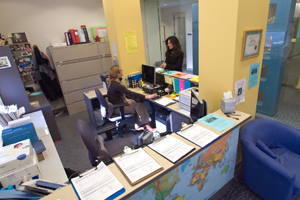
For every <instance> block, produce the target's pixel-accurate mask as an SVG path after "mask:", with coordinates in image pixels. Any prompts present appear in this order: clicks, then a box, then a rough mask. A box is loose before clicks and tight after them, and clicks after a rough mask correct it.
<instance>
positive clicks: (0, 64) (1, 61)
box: [0, 56, 11, 69]
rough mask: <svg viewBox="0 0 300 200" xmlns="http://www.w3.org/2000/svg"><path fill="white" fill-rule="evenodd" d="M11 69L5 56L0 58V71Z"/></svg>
mask: <svg viewBox="0 0 300 200" xmlns="http://www.w3.org/2000/svg"><path fill="white" fill-rule="evenodd" d="M8 67H11V64H10V62H9V60H8V57H7V56H3V57H0V69H4V68H8Z"/></svg>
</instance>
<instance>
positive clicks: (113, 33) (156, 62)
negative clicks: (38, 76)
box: [0, 0, 299, 199]
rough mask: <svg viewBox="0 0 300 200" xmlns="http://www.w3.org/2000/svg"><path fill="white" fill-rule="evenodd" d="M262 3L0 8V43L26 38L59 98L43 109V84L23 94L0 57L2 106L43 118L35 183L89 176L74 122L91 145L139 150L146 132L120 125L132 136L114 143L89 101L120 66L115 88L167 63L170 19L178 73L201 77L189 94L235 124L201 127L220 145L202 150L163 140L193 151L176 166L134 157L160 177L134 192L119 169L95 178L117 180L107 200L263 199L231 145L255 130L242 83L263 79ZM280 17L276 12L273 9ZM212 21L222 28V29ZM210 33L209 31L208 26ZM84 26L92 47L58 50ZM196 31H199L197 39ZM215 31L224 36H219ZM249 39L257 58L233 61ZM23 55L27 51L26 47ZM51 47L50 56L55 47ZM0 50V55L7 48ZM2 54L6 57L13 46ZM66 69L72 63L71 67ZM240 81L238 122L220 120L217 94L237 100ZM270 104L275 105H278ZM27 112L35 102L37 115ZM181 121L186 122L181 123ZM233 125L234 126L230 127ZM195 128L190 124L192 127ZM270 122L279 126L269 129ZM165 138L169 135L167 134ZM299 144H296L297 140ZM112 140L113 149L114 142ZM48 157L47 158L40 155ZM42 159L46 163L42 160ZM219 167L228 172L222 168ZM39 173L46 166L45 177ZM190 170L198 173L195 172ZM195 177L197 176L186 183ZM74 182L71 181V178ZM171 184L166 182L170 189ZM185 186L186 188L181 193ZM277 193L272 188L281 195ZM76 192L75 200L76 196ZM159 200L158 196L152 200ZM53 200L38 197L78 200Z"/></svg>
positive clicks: (254, 92) (253, 108) (134, 1)
mask: <svg viewBox="0 0 300 200" xmlns="http://www.w3.org/2000/svg"><path fill="white" fill-rule="evenodd" d="M269 3H273V2H272V1H271V2H269V1H268V2H260V1H258V0H255V1H251V2H250V1H247V2H238V1H237V2H230V3H228V2H227V3H225V2H218V4H217V5H216V3H213V2H205V1H201V0H200V1H199V2H198V1H186V2H185V1H148V0H145V1H139V0H130V1H126V2H123V1H121V0H113V1H108V0H102V1H96V0H87V1H84V2H82V1H75V2H74V1H70V0H67V1H63V2H58V1H54V2H53V1H51V2H40V1H36V0H31V1H27V2H24V1H19V0H18V1H4V2H2V5H3V8H7V9H5V10H4V11H3V12H1V14H0V15H1V16H2V18H3V19H6V20H3V21H2V23H1V24H2V25H1V28H2V29H1V31H0V32H1V35H4V36H5V39H7V40H8V42H9V44H13V43H12V39H13V38H10V37H9V35H8V34H11V33H26V37H27V43H29V44H30V46H31V49H32V54H34V57H36V54H35V53H36V52H35V51H34V50H33V48H34V47H36V48H38V50H39V52H40V55H43V54H42V52H43V53H44V54H45V55H46V56H47V58H48V60H49V66H50V67H51V69H50V71H51V73H53V74H55V75H56V79H57V80H56V81H57V83H58V84H57V85H56V86H58V87H59V88H60V89H61V95H59V94H58V95H57V98H56V97H52V96H51V95H50V97H51V98H52V100H51V98H48V97H49V96H47V92H44V90H43V88H41V86H40V84H41V83H40V84H36V83H35V81H32V82H30V84H24V80H23V79H21V78H20V77H21V76H20V73H19V71H18V70H17V65H16V64H13V63H12V61H13V59H14V57H13V54H12V53H11V52H10V51H5V54H1V56H8V55H6V54H7V53H9V52H10V53H11V54H10V56H8V58H9V59H10V62H11V67H10V68H7V69H8V70H9V73H8V74H5V72H4V70H5V69H1V71H0V72H1V73H0V76H1V78H0V79H2V81H1V80H0V83H1V84H0V89H1V90H0V96H1V99H2V101H3V103H4V104H5V105H7V104H8V105H11V104H17V105H18V107H21V106H24V107H25V109H26V113H25V115H27V116H28V115H29V116H31V118H32V121H34V120H36V119H39V118H41V117H42V118H44V119H45V120H44V121H43V122H41V124H40V122H39V124H38V125H35V126H36V127H35V128H36V132H37V133H38V132H39V130H40V129H42V127H43V126H48V129H49V130H48V131H49V133H48V134H47V131H45V130H43V133H44V132H46V135H45V136H44V135H43V136H40V135H39V134H38V135H39V136H40V139H41V140H42V141H43V142H44V145H45V147H46V150H45V151H44V152H43V155H44V160H43V161H40V165H41V167H40V168H41V169H42V170H43V169H45V170H50V171H49V174H48V175H46V173H42V176H40V178H41V177H42V179H45V181H47V178H48V177H50V178H49V180H48V181H51V182H56V183H60V184H64V183H65V182H66V181H68V175H70V173H71V174H72V173H73V174H75V175H78V174H82V173H84V172H86V171H87V170H90V169H92V168H93V165H92V163H91V161H90V158H89V152H88V149H87V147H86V145H85V142H84V141H83V139H82V136H81V134H80V130H79V126H81V125H82V124H81V125H79V124H80V123H81V122H80V123H79V122H78V121H79V120H82V121H83V122H84V123H83V125H82V126H83V127H85V125H86V124H87V127H89V128H87V129H90V130H91V131H92V132H93V135H94V137H97V136H98V133H99V132H101V133H99V134H100V135H101V136H102V137H103V138H105V140H103V141H102V142H103V143H104V145H105V144H106V145H107V146H108V145H109V144H110V143H111V145H112V144H113V143H114V142H115V143H117V144H120V143H122V142H123V141H122V139H127V140H129V141H130V142H131V143H133V144H135V145H136V144H138V142H137V139H138V137H139V136H140V135H141V134H142V133H144V132H143V131H138V132H135V131H132V130H134V128H133V129H132V127H131V124H133V123H134V121H133V119H130V120H131V121H130V122H129V123H127V122H124V123H127V127H126V128H124V129H127V128H131V130H128V131H127V130H126V131H125V130H124V131H119V132H122V134H118V133H119V132H118V131H116V130H118V128H115V129H113V130H112V131H111V132H110V133H107V132H106V130H104V129H101V126H102V125H101V123H102V122H101V117H100V115H101V114H102V113H101V111H100V110H99V109H96V110H95V109H94V108H95V106H96V107H97V108H100V107H101V106H102V107H103V104H102V103H101V101H99V100H98V95H97V94H98V93H97V88H98V89H99V88H102V87H103V80H101V78H100V75H107V74H108V72H109V69H110V67H111V66H112V65H113V64H116V63H118V64H119V66H121V68H122V70H123V80H122V81H123V84H124V85H126V82H125V78H126V76H127V75H129V74H134V73H137V72H142V65H143V64H144V65H148V66H156V67H157V68H160V66H161V64H162V63H163V62H164V61H165V52H166V50H167V48H168V46H167V45H166V38H168V37H169V36H171V35H174V33H173V31H174V32H176V31H175V30H174V29H176V27H174V26H173V25H172V22H173V20H172V18H173V17H175V18H177V19H178V20H180V19H181V20H182V19H183V20H184V22H183V24H181V25H179V24H178V26H181V28H182V26H184V27H185V28H184V29H185V30H184V32H183V33H181V35H178V34H180V33H176V36H177V35H178V38H179V42H180V44H181V50H182V51H183V52H184V59H183V64H182V71H183V73H186V74H194V75H196V76H199V78H198V81H197V85H198V86H196V87H197V90H198V92H197V95H198V97H199V98H200V101H201V100H203V99H205V100H206V102H207V114H214V115H218V116H220V117H222V118H225V119H226V120H229V121H230V122H234V123H235V124H234V125H232V126H231V127H230V128H228V127H227V129H226V130H225V131H224V130H222V131H215V129H213V128H211V127H209V126H208V125H203V127H205V128H206V129H208V130H210V131H212V132H214V133H217V134H218V139H214V140H213V141H210V142H209V143H208V144H206V146H205V145H204V146H201V145H199V144H198V145H197V144H196V143H193V142H191V141H190V140H189V139H186V138H185V139H184V136H181V135H180V134H177V133H172V134H171V135H170V136H172V138H176V139H179V140H180V141H184V143H186V144H188V145H189V146H191V147H193V148H194V150H192V151H191V152H189V153H187V154H186V155H185V156H184V157H182V158H180V159H179V160H178V161H176V162H174V163H173V162H171V161H170V160H168V159H166V157H164V156H161V155H159V153H157V152H156V151H153V149H151V147H147V146H146V145H145V146H144V147H143V148H142V149H144V150H145V152H146V153H147V154H149V155H150V157H152V158H154V161H156V162H157V163H158V164H159V165H160V166H162V168H163V169H162V170H161V169H160V168H159V169H158V170H157V171H155V173H153V174H151V175H150V176H146V178H145V177H144V178H143V179H142V180H140V181H138V183H135V182H134V181H133V182H132V180H131V179H130V177H127V176H126V175H125V174H126V172H124V171H122V170H121V168H119V167H120V166H119V165H117V164H115V163H117V161H110V162H107V168H106V167H105V168H103V170H104V169H105V170H107V169H108V171H111V172H112V173H111V174H112V177H114V176H115V177H116V181H117V182H120V188H119V189H120V190H118V192H119V193H118V192H117V193H115V192H114V193H115V195H116V194H118V195H120V196H115V198H116V199H129V198H132V199H154V198H160V199H168V198H170V197H172V198H175V197H176V198H183V199H185V198H187V199H195V197H196V199H206V198H211V199H227V198H230V199H239V198H240V197H241V196H243V198H245V199H263V198H264V199H268V198H269V197H268V196H266V195H267V192H264V191H257V190H256V188H253V186H252V185H251V184H250V186H249V185H248V182H246V183H245V182H244V181H243V177H242V162H243V161H242V148H241V144H240V140H239V137H240V134H241V129H242V127H243V125H244V124H246V123H247V122H250V121H255V120H254V119H255V118H257V117H256V116H257V113H256V112H257V99H258V96H259V91H260V87H259V85H260V84H262V83H261V82H260V79H258V81H257V82H256V85H254V86H253V87H252V88H249V87H248V86H249V85H250V82H249V83H248V78H249V77H250V75H249V69H250V67H251V66H253V65H255V66H257V63H258V66H259V68H258V74H260V73H261V70H262V67H263V64H262V63H263V60H264V58H263V56H264V54H263V53H264V51H263V48H262V45H263V44H264V43H265V37H266V35H265V34H266V32H267V31H268V29H267V23H268V21H267V20H268V18H269V17H268V12H269ZM289 3H290V4H289V5H290V7H289V9H290V10H292V8H295V5H293V4H295V3H296V2H294V1H291V2H289ZM278 4H279V3H278ZM293 6H294V7H293ZM278 7H280V6H279V5H277V8H278ZM258 8H259V9H258ZM257 9H258V11H259V12H258V11H257ZM228 10H231V12H230V13H229V12H228ZM254 11H255V13H256V15H255V16H252V17H249V13H251V12H254ZM183 13H184V15H183ZM257 13H259V14H257ZM220 20H221V21H223V22H226V23H221V22H220ZM176 23H179V22H176ZM212 24H217V25H215V26H212ZM82 25H85V27H86V29H87V31H88V34H89V39H90V40H91V39H93V40H94V42H90V43H84V44H75V45H70V46H63V44H62V43H65V42H66V39H65V34H64V33H65V32H68V30H70V29H81V28H82V27H81V26H82ZM194 26H196V27H197V30H195V28H194ZM92 27H97V28H100V29H101V30H102V31H103V29H105V30H106V31H107V32H106V34H107V38H108V41H105V40H101V38H100V39H99V38H95V39H94V38H93V36H94V34H93V30H91V28H92ZM228 27H230V29H229V28H228ZM100 29H99V30H100ZM179 29H180V27H177V31H178V32H180V30H179ZM198 29H199V30H198ZM220 30H224V31H222V32H220ZM248 30H251V31H253V30H254V31H255V30H262V34H261V37H260V40H261V44H260V48H261V49H262V50H261V51H258V52H259V53H258V54H257V55H256V56H254V57H251V58H249V59H241V54H242V46H243V45H244V44H243V41H244V40H243V37H244V32H245V31H248ZM97 33H98V32H97ZM126 34H127V35H126ZM130 39H133V43H131V44H132V46H130V45H129V44H128V43H126V42H128V41H129V40H130ZM97 40H98V41H101V42H98V41H97ZM195 41H196V42H195ZM131 42H132V41H131ZM195 44H196V45H195ZM198 44H199V45H198ZM23 45H24V47H25V44H23ZM34 45H36V46H34ZM55 45H58V46H57V47H53V46H55ZM59 45H62V46H59ZM216 47H217V48H216ZM225 47H226V48H225ZM0 48H1V49H3V48H5V46H4V47H0ZM130 48H131V49H130ZM195 48H196V49H195ZM295 48H296V47H295ZM7 49H8V50H11V46H9V48H7ZM69 49H70V51H69ZM3 52H4V51H3ZM44 57H45V56H44V55H43V56H42V58H43V59H44ZM216 57H219V58H216ZM295 58H296V57H295ZM293 59H294V58H293ZM70 60H75V61H76V62H73V61H72V62H69V61H70ZM69 65H70V66H71V65H72V66H71V67H69V68H66V69H65V70H62V69H63V67H64V66H69ZM97 66H101V68H97ZM13 67H15V68H16V69H15V70H14V71H12V68H13ZM72 67H73V68H72ZM74 68H76V70H74ZM72 69H73V70H72ZM8 70H7V71H8ZM248 76H249V77H248ZM12 77H13V78H12ZM165 77H166V75H165ZM170 77H171V76H170ZM245 77H246V81H245V84H246V85H245V86H244V90H243V92H244V93H243V94H244V98H245V101H242V102H240V103H238V104H237V105H236V106H235V109H236V114H237V115H241V116H234V115H230V117H228V116H226V115H225V114H224V113H223V112H222V111H221V99H222V98H223V93H224V92H227V91H231V92H232V95H233V97H235V93H236V91H235V89H236V82H237V81H239V80H242V79H243V78H245ZM4 79H5V80H4ZM15 79H20V80H15ZM63 79H68V80H70V81H69V83H68V81H66V83H64V85H63V83H62V82H63ZM81 79H82V81H81ZM168 79H169V78H168ZM178 79H180V78H178ZM165 80H166V78H165ZM180 80H183V79H180ZM249 81H250V80H249ZM5 83H11V85H12V86H11V88H9V91H8V89H7V88H6V87H4V84H5ZM67 84H69V85H67ZM247 84H248V85H247ZM24 86H25V87H28V88H33V90H34V91H31V93H33V94H34V95H35V96H29V97H27V96H28V94H27V93H26V91H25V87H24ZM74 87H75V89H74ZM76 87H78V88H76ZM95 89H96V91H95ZM129 89H130V91H133V92H136V93H139V94H141V95H151V94H145V93H142V91H141V90H139V88H129ZM169 89H175V88H169ZM13 90H15V91H18V94H9V93H11V92H10V91H13ZM74 91H76V92H74ZM99 91H100V92H101V93H102V94H103V95H104V97H105V94H106V90H103V89H100V90H99ZM40 92H42V94H41V93H40ZM168 92H169V90H168ZM155 93H156V92H155ZM279 93H280V92H279ZM6 94H7V95H6ZM48 95H49V94H48ZM168 96H169V95H168ZM277 96H278V98H279V95H277ZM160 100H162V99H160ZM155 101H159V100H151V99H150V100H148V99H145V100H144V102H145V106H146V108H147V110H148V112H149V114H150V116H151V118H152V122H150V125H151V126H152V127H153V128H155V126H156V128H158V126H157V123H156V119H157V118H156V115H155V112H156V111H157V108H155V109H154V111H153V107H152V106H151V105H152V104H154V105H155V106H154V107H157V105H158V103H156V102H155ZM33 102H35V103H36V102H38V105H36V104H37V103H36V104H34V103H33ZM104 104H105V103H104ZM177 104H178V105H177ZM177 104H173V105H170V106H165V107H166V110H169V111H170V112H171V113H172V114H170V116H172V117H171V118H172V120H175V119H177V121H176V123H177V124H176V125H177V127H178V126H179V127H180V126H181V124H179V123H178V121H179V122H187V120H186V119H187V118H186V116H185V115H183V114H182V113H180V112H179V110H181V109H182V108H181V107H180V106H179V103H177ZM34 106H36V107H34ZM158 107H159V106H158ZM279 111H280V107H279ZM187 115H188V118H189V117H190V116H189V114H187ZM276 115H277V114H276ZM276 115H275V116H276ZM259 116H260V118H267V119H270V117H264V115H259ZM102 117H103V116H102ZM236 117H237V118H239V120H236V119H234V118H236ZM271 119H272V120H274V119H273V118H271ZM102 120H103V119H102ZM172 120H171V121H172ZM157 121H158V120H157ZM196 121H197V120H196ZM196 121H195V124H198V123H200V122H196ZM274 121H279V120H276V119H275V120H274ZM99 123H100V124H99ZM174 123H175V122H174V121H173V124H174ZM112 124H113V123H112ZM121 124H122V122H121ZM286 124H288V123H286ZM288 125H289V126H292V125H290V124H288ZM171 127H173V126H171ZM292 127H293V126H292ZM100 129H101V130H100ZM250 129H251V128H250ZM170 130H172V131H175V129H174V128H172V129H170ZM176 131H177V129H176ZM123 133H124V134H123ZM110 134H113V136H112V137H113V139H112V140H107V138H108V137H110ZM297 134H298V135H299V133H297ZM122 136H123V137H124V138H122ZM51 138H52V139H51ZM231 138H234V139H231ZM119 139H120V140H119ZM118 140H119V142H117V141H118ZM51 141H52V143H51ZM131 143H128V144H131ZM219 145H227V148H226V149H224V151H220V152H222V153H221V154H222V155H223V156H224V157H222V156H221V154H220V157H219V159H217V157H215V159H216V163H212V164H211V163H210V161H205V160H202V161H203V162H204V163H205V165H203V166H199V165H197V164H196V162H197V159H198V158H201V159H202V158H203V156H206V155H208V153H209V151H208V150H212V149H214V147H219ZM242 145H243V144H242ZM47 147H49V148H48V149H47ZM216 149H217V148H216ZM47 150H49V151H50V150H51V151H53V152H54V153H53V152H52V153H51V155H50V154H49V155H48V154H47ZM225 150H226V151H225ZM217 152H218V151H217ZM217 152H216V153H217ZM226 152H229V153H230V155H232V156H233V157H230V156H229V154H226ZM52 155H53V157H52ZM47 156H48V157H47ZM228 156H229V157H228ZM54 157H55V158H54ZM47 159H48V161H49V160H51V159H54V160H55V163H56V164H55V165H53V168H55V167H58V168H59V174H63V175H61V177H63V178H62V179H57V180H55V178H53V179H52V180H51V176H53V177H54V175H52V174H51V173H54V172H53V170H52V171H51V169H50V168H51V164H47V162H45V161H47ZM225 162H228V165H226V164H225ZM46 165H49V166H48V168H47V166H46ZM99 166H100V165H99ZM101 166H102V165H101ZM204 166H206V168H205V167H204ZM235 166H236V167H235ZM102 167H103V166H102ZM193 167H195V168H197V167H198V170H196V171H194V170H193V169H192V168H193ZM202 167H204V168H205V170H207V171H206V172H205V173H204V174H203V177H202V178H201V174H202V173H203V171H201V169H204V168H202ZM100 168H101V167H99V169H100ZM193 172H195V174H194V175H195V176H193ZM64 173H65V174H64ZM87 173H89V172H87ZM217 174H218V175H217ZM127 175H128V174H127ZM219 175H220V177H221V179H220V180H219V181H217V180H215V179H216V177H217V176H219ZM187 176H188V177H187ZM73 177H75V176H74V175H73ZM83 177H84V176H83ZM170 177H172V178H171V179H169V178H170ZM220 177H219V178H220ZM77 178H78V176H77ZM183 179H185V180H183ZM64 180H65V181H64ZM296 180H297V179H296ZM76 181H78V179H74V185H76V184H75V182H76ZM186 181H188V182H186ZM250 182H251V181H250ZM95 184H96V183H95ZM159 185H161V187H160V186H159ZM183 185H185V186H184V187H183ZM187 185H188V186H187ZM274 187H275V186H274ZM276 187H279V185H278V186H276ZM276 187H275V188H276ZM75 188H76V186H75ZM121 188H123V189H124V190H125V191H123V189H121ZM77 189H78V191H79V190H80V188H77ZM122 191H123V193H122ZM79 193H80V192H79ZM162 193H164V195H162V196H160V195H161V194H162ZM245 193H247V195H246V196H244V195H245ZM282 193H283V192H282ZM296 193H297V192H295V193H294V194H293V195H290V194H287V196H288V197H287V199H290V198H291V197H294V195H296ZM51 195H52V196H51ZM51 195H49V196H47V197H45V199H48V198H49V199H53V198H60V199H64V198H66V197H69V198H70V197H74V198H76V193H75V192H74V190H73V189H72V186H70V185H68V186H66V187H64V188H63V189H61V190H60V192H58V191H57V192H54V193H53V194H51ZM65 195H68V196H65ZM297 198H299V197H296V199H297ZM66 199H67V198H66Z"/></svg>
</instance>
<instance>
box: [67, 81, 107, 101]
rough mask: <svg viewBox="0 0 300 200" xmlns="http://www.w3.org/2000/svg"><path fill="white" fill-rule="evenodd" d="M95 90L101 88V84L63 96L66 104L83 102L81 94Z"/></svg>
mask: <svg viewBox="0 0 300 200" xmlns="http://www.w3.org/2000/svg"><path fill="white" fill-rule="evenodd" d="M95 88H102V84H101V85H96V86H93V87H89V88H85V89H82V90H78V91H75V92H70V93H66V94H64V98H65V102H66V104H70V103H73V102H77V101H82V100H84V97H83V93H84V92H88V91H91V90H94V89H95Z"/></svg>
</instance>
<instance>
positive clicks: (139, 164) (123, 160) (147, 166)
mask: <svg viewBox="0 0 300 200" xmlns="http://www.w3.org/2000/svg"><path fill="white" fill-rule="evenodd" d="M113 160H114V162H115V164H116V165H117V166H118V168H119V169H120V170H121V172H122V173H123V174H124V176H125V177H126V179H127V180H128V181H129V183H130V184H131V185H135V184H137V183H139V182H141V181H143V180H145V179H146V178H148V177H150V176H152V175H154V174H156V173H158V172H160V171H162V170H163V167H162V166H161V165H159V164H158V163H157V162H156V161H155V160H154V159H153V158H152V157H151V156H150V155H149V154H147V153H146V152H145V151H144V150H143V149H142V148H139V149H136V150H131V149H130V148H129V147H127V148H126V147H125V148H124V154H122V155H121V156H116V157H113Z"/></svg>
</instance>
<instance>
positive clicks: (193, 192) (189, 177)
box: [128, 128, 239, 200]
mask: <svg viewBox="0 0 300 200" xmlns="http://www.w3.org/2000/svg"><path fill="white" fill-rule="evenodd" d="M238 132H239V128H236V129H234V130H233V131H232V132H230V133H228V134H226V135H225V136H223V137H222V138H220V139H219V140H217V141H216V142H214V143H213V144H212V145H210V146H208V147H206V148H205V149H204V150H202V151H201V152H199V153H198V154H196V155H195V156H193V157H191V158H190V159H188V160H187V161H185V162H184V163H182V164H181V165H179V166H178V167H176V168H175V169H173V170H172V171H170V172H169V173H167V174H165V175H164V176H162V177H161V178H159V179H158V180H156V181H154V182H153V183H151V184H149V185H148V186H146V187H145V188H143V189H142V190H140V191H138V192H137V193H135V194H134V195H133V196H131V197H129V198H128V200H137V199H147V200H148V199H155V200H161V199H165V200H187V199H203V200H206V199H209V198H210V197H211V196H212V195H213V194H214V193H216V192H217V191H218V190H219V189H220V188H221V187H223V186H224V185H225V184H226V183H227V182H228V181H230V180H231V179H232V178H233V175H234V167H235V159H236V151H237V142H238Z"/></svg>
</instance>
